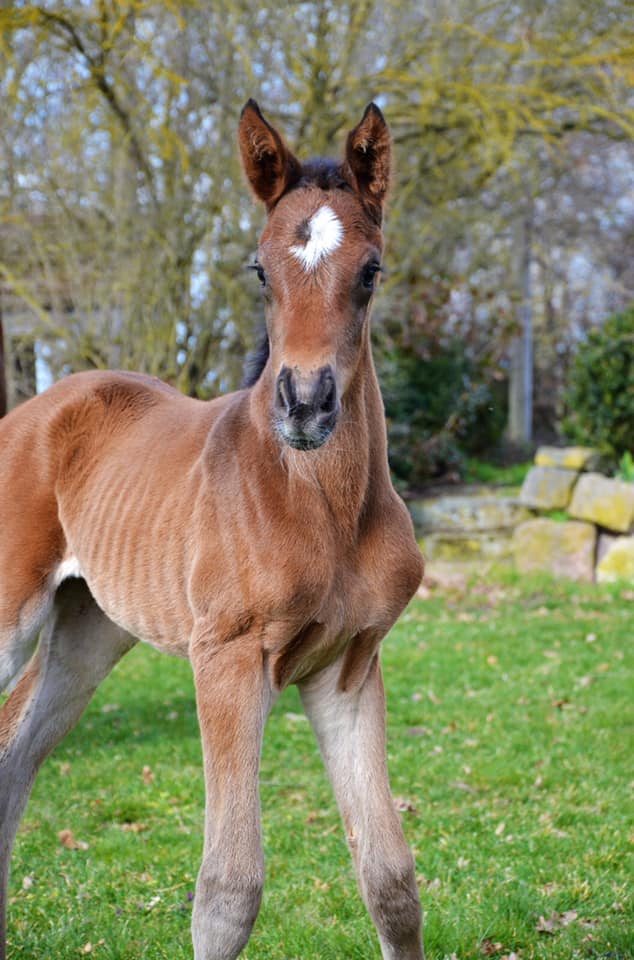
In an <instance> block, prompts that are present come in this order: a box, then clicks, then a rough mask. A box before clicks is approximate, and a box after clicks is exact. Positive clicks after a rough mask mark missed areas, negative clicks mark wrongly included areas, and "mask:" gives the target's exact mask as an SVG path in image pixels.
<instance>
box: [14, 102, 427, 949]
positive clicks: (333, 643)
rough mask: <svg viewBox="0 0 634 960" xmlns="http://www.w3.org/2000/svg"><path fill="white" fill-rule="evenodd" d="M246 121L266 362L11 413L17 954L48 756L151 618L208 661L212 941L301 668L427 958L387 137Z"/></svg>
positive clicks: (377, 903) (254, 828)
mask: <svg viewBox="0 0 634 960" xmlns="http://www.w3.org/2000/svg"><path fill="white" fill-rule="evenodd" d="M239 143H240V150H241V154H242V160H243V163H244V168H245V171H246V175H247V178H248V180H249V182H250V184H251V187H252V189H253V191H254V193H255V195H256V196H257V197H258V198H259V199H260V200H261V201H263V202H264V204H265V206H266V208H267V212H268V218H267V223H266V226H265V228H264V231H263V233H262V237H261V240H260V245H259V251H258V260H257V263H256V264H255V268H256V270H257V273H258V275H259V279H260V282H261V285H262V293H263V299H264V305H265V313H266V322H267V333H268V347H267V351H266V357H265V358H264V357H263V358H262V369H261V370H260V371H259V372H258V374H259V375H258V376H257V377H255V383H253V385H251V386H250V387H248V388H245V389H243V390H240V391H238V392H236V393H232V394H230V395H228V396H225V397H222V398H219V399H217V400H212V401H211V402H209V403H203V402H200V401H197V400H192V399H189V398H187V397H184V396H182V395H180V394H179V393H178V392H177V391H175V390H173V389H172V388H171V387H169V386H167V385H165V384H163V383H161V382H160V381H158V380H155V379H153V378H151V377H147V376H143V375H141V374H134V373H112V372H90V373H80V374H75V375H73V376H69V377H67V378H66V379H64V380H62V381H60V382H59V383H57V384H56V385H55V386H53V387H51V388H50V389H49V390H47V391H46V392H45V393H43V394H42V395H41V396H38V397H36V398H34V399H33V400H30V401H28V402H27V403H25V404H23V405H22V406H21V407H19V408H18V409H16V410H14V411H13V412H12V413H10V414H9V415H8V416H7V417H6V418H4V419H3V420H2V421H1V422H0V491H1V494H0V584H1V593H0V689H5V688H6V687H7V686H8V685H9V684H11V683H13V682H15V681H16V680H17V683H16V684H15V687H14V689H13V692H12V693H11V695H10V696H9V698H8V700H7V701H6V703H5V704H4V707H3V709H2V712H1V714H0V859H1V862H2V872H1V874H0V912H1V918H2V919H1V921H0V922H1V928H0V958H4V957H5V955H6V953H5V951H6V946H5V912H6V888H7V880H8V872H9V858H10V854H11V848H12V845H13V840H14V836H15V832H16V829H17V826H18V822H19V820H20V817H21V815H22V812H23V810H24V807H25V805H26V802H27V799H28V796H29V792H30V789H31V786H32V783H33V781H34V778H35V775H36V773H37V770H38V768H39V766H40V764H41V763H42V761H43V760H44V758H45V757H46V756H47V755H48V754H49V753H50V751H51V750H52V749H53V748H54V747H55V745H56V744H57V743H58V742H59V740H60V739H61V738H62V737H63V736H64V734H65V733H66V732H67V731H68V730H69V729H70V728H71V727H72V726H73V724H74V723H75V722H76V721H77V719H78V718H79V716H80V715H81V713H82V711H83V710H84V708H85V706H86V704H87V703H88V701H89V700H90V697H91V696H92V694H93V692H94V690H95V689H96V687H97V686H98V684H99V683H100V682H101V680H103V679H104V677H105V676H106V675H107V674H108V673H109V671H110V670H111V669H112V667H113V666H114V665H115V663H116V662H117V661H118V660H119V659H120V658H121V657H122V656H123V654H124V653H126V651H128V650H129V649H130V648H131V647H132V646H133V645H134V643H136V641H137V640H138V639H141V640H144V641H146V642H147V643H150V644H152V646H154V647H157V648H158V649H159V650H163V651H165V652H166V653H172V654H176V655H179V656H182V657H188V658H189V659H190V661H191V664H192V669H193V673H194V680H195V687H196V699H197V707H198V717H199V722H200V731H201V736H202V745H203V755H204V769H205V785H206V798H207V799H206V811H205V839H204V854H203V861H202V865H201V868H200V873H199V875H198V881H197V885H196V895H195V900H194V912H193V921H192V936H193V941H194V954H195V957H196V960H233V958H235V957H237V956H238V954H239V953H240V951H241V950H242V948H243V947H244V946H245V944H246V942H247V940H248V938H249V935H250V932H251V928H252V926H253V922H254V920H255V917H256V914H257V912H258V907H259V904H260V897H261V891H262V883H263V879H264V861H263V855H262V843H261V835H260V804H259V793H258V775H259V762H260V747H261V742H262V733H263V728H264V723H265V720H266V717H267V715H268V713H269V710H270V708H271V705H272V704H273V702H274V701H275V699H276V697H277V695H278V694H279V692H280V691H281V690H282V689H283V688H284V687H286V686H287V685H288V684H290V683H294V684H297V685H298V686H299V689H300V691H301V696H302V700H303V703H304V706H305V709H306V712H307V714H308V716H309V718H310V721H311V723H312V724H313V727H314V729H315V731H316V735H317V739H318V741H319V746H320V749H321V752H322V755H323V758H324V761H325V764H326V767H327V770H328V774H329V776H330V778H331V780H332V783H333V786H334V790H335V793H336V797H337V801H338V804H339V807H340V810H341V814H342V817H343V821H344V824H345V830H346V834H347V839H348V843H349V846H350V849H351V851H352V856H353V858H354V863H355V867H356V870H357V875H358V881H359V887H360V890H361V893H362V895H363V898H364V900H365V902H366V904H367V907H368V910H369V912H370V914H371V916H372V919H373V921H374V924H375V925H376V929H377V932H378V936H379V940H380V943H381V950H382V953H383V957H384V958H385V960H421V958H422V957H423V947H422V934H421V910H420V903H419V898H418V891H417V887H416V880H415V875H414V864H413V860H412V856H411V854H410V851H409V849H408V847H407V845H406V843H405V840H404V837H403V832H402V829H401V825H400V822H399V817H398V815H397V813H396V812H395V809H394V805H393V802H392V799H391V796H390V789H389V784H388V777H387V770H386V749H385V701H384V694H383V685H382V680H381V668H380V665H379V645H380V642H381V640H382V638H383V637H384V636H385V634H386V633H387V632H388V630H389V629H390V628H391V626H392V625H393V623H394V622H395V620H396V619H397V617H398V616H399V614H400V613H401V611H402V610H403V608H404V607H405V605H406V604H407V602H408V600H409V599H410V597H411V596H412V594H413V593H414V591H415V590H416V588H417V586H418V584H419V583H420V579H421V575H422V561H421V557H420V554H419V551H418V548H417V546H416V541H415V539H414V535H413V531H412V524H411V522H410V519H409V516H408V513H407V511H406V509H405V507H404V505H403V503H402V502H401V500H400V499H399V497H398V496H397V495H396V493H395V492H394V490H393V488H392V484H391V482H390V475H389V471H388V462H387V450H386V433H385V420H384V414H383V405H382V402H381V395H380V393H379V387H378V383H377V378H376V374H375V370H374V365H373V361H372V354H371V349H370V329H369V312H370V304H371V301H372V294H373V292H374V288H375V286H376V283H377V278H378V275H379V270H380V258H381V252H382V236H381V217H382V208H383V204H384V201H385V195H386V192H387V189H388V183H389V172H390V153H391V142H390V136H389V132H388V129H387V126H386V124H385V121H384V119H383V116H382V114H381V112H380V110H379V109H378V108H377V107H376V106H375V105H374V104H370V105H369V107H368V108H367V109H366V111H365V114H364V116H363V119H362V120H361V122H360V123H359V124H358V125H357V126H356V127H355V128H354V129H353V130H352V131H351V132H350V134H349V135H348V138H347V142H346V148H345V156H344V159H343V161H342V162H341V163H340V164H336V163H331V162H325V161H317V162H313V163H308V164H301V163H300V162H299V161H298V160H297V159H296V158H295V157H294V156H293V154H292V153H291V152H290V151H289V149H288V148H287V147H286V145H285V144H284V142H283V141H282V139H281V137H280V136H279V134H278V133H277V131H276V130H275V129H274V128H273V127H272V126H271V125H270V124H269V123H268V122H267V121H266V120H265V119H264V118H263V116H262V114H261V113H260V111H259V109H258V106H257V104H256V103H255V102H254V101H252V100H250V101H249V102H248V103H247V105H246V106H245V108H244V110H243V112H242V117H241V120H240V128H239ZM18 675H19V679H18Z"/></svg>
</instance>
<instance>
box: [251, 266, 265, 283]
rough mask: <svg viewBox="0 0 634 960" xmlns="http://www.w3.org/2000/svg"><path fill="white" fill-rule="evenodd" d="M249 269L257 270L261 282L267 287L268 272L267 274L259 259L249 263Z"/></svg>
mask: <svg viewBox="0 0 634 960" xmlns="http://www.w3.org/2000/svg"><path fill="white" fill-rule="evenodd" d="M249 269H250V270H255V272H256V273H257V275H258V280H259V281H260V284H261V285H262V286H263V287H265V286H266V274H265V272H264V267H263V266H262V264H261V263H258V262H257V260H256V261H255V263H251V264H249Z"/></svg>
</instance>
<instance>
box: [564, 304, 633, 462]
mask: <svg viewBox="0 0 634 960" xmlns="http://www.w3.org/2000/svg"><path fill="white" fill-rule="evenodd" d="M565 404H566V408H567V411H568V415H567V417H566V419H565V420H564V424H563V427H564V431H565V433H566V434H567V435H568V436H569V437H570V438H571V439H572V440H574V441H575V442H577V443H584V444H589V445H592V446H596V447H598V448H599V449H600V450H601V451H602V453H604V454H605V455H606V456H607V457H609V458H610V459H611V460H613V461H616V460H617V459H618V457H619V456H620V455H622V454H623V453H625V452H626V451H631V450H634V305H632V306H631V307H630V308H629V309H628V310H626V311H624V312H623V313H615V314H613V315H612V316H611V317H609V318H608V319H607V320H606V321H605V323H604V324H603V325H602V326H601V327H596V328H595V329H593V330H591V331H590V332H589V334H588V337H587V339H586V340H585V341H584V342H583V343H582V344H581V345H580V346H579V349H578V351H577V354H576V356H575V358H574V360H573V363H572V367H571V370H570V373H569V382H568V387H567V390H566V394H565Z"/></svg>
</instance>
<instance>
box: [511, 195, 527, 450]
mask: <svg viewBox="0 0 634 960" xmlns="http://www.w3.org/2000/svg"><path fill="white" fill-rule="evenodd" d="M532 235H533V209H532V203H531V205H530V207H529V208H528V210H527V212H526V215H525V217H524V218H523V220H522V221H521V222H520V223H519V224H518V230H517V247H516V249H517V251H518V270H517V279H518V284H517V285H518V288H519V289H520V291H521V299H520V303H519V326H520V334H519V336H518V337H517V339H516V340H515V341H514V342H513V344H512V345H511V367H510V378H509V420H508V427H507V437H508V440H509V441H510V443H512V444H513V445H514V446H518V447H529V446H530V444H531V442H532V439H533V304H532V286H531V260H532Z"/></svg>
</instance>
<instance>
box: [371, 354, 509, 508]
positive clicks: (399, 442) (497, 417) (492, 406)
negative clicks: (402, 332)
mask: <svg viewBox="0 0 634 960" xmlns="http://www.w3.org/2000/svg"><path fill="white" fill-rule="evenodd" d="M427 346H429V345H427ZM421 353H422V354H423V355H422V356H421ZM379 373H380V379H381V385H382V390H383V396H384V400H385V412H386V415H387V421H388V436H389V449H390V465H391V467H392V470H393V472H394V474H395V475H396V477H397V479H398V480H400V481H401V482H402V483H404V484H406V485H407V486H408V487H410V488H412V489H416V488H419V487H421V486H423V485H424V484H425V483H426V482H428V481H429V479H430V478H434V477H441V476H447V475H452V474H453V475H455V476H456V477H458V476H460V475H461V474H462V473H463V471H464V465H465V464H464V456H465V454H470V453H474V452H479V451H481V450H483V449H486V448H488V447H490V446H491V445H492V444H494V443H495V441H496V440H497V439H498V437H499V435H500V433H501V431H502V429H503V426H504V417H505V404H504V402H503V397H500V396H497V395H496V394H498V393H499V387H500V385H499V384H498V383H497V382H495V381H492V380H490V381H488V382H487V381H486V379H485V378H484V377H483V374H482V371H480V370H479V369H478V368H477V365H476V364H475V363H474V362H473V360H471V359H470V358H469V357H468V356H467V355H466V353H465V350H464V345H463V344H462V343H456V342H453V343H450V344H449V345H447V346H438V345H434V348H433V349H431V350H425V351H423V350H421V344H420V343H419V344H417V346H416V348H415V349H414V348H409V349H408V348H407V347H406V346H403V345H401V346H399V347H398V348H397V349H395V350H393V351H392V352H391V353H390V354H389V355H387V356H386V355H383V357H382V358H380V360H379Z"/></svg>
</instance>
